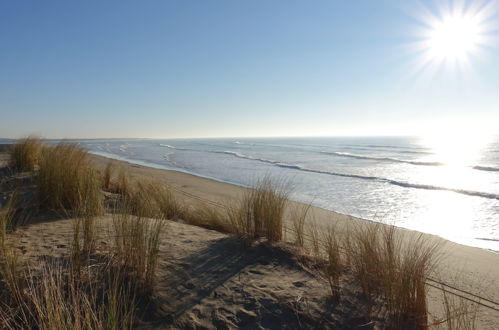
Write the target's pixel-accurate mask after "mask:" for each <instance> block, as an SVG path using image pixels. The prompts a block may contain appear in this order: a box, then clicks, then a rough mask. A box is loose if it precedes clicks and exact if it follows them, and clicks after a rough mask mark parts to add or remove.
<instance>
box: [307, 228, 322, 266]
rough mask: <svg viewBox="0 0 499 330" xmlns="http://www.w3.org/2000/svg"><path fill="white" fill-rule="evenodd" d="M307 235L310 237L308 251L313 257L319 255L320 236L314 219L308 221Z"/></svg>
mask: <svg viewBox="0 0 499 330" xmlns="http://www.w3.org/2000/svg"><path fill="white" fill-rule="evenodd" d="M307 232H308V235H309V237H310V252H311V254H312V256H313V257H314V258H316V259H317V258H319V257H320V254H321V252H320V250H321V248H320V246H321V244H320V237H319V228H318V227H317V223H316V222H315V221H312V222H310V224H309V226H308V230H307Z"/></svg>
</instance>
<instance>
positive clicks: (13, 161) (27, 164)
mask: <svg viewBox="0 0 499 330" xmlns="http://www.w3.org/2000/svg"><path fill="white" fill-rule="evenodd" d="M41 148H42V144H41V141H40V139H39V138H36V137H27V138H25V139H21V140H19V141H18V142H16V143H15V144H13V145H12V148H11V150H10V161H9V167H12V168H14V169H16V170H19V171H33V170H34V169H35V167H36V165H38V162H39V159H40V151H41Z"/></svg>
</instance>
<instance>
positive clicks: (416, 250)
mask: <svg viewBox="0 0 499 330" xmlns="http://www.w3.org/2000/svg"><path fill="white" fill-rule="evenodd" d="M439 248H440V245H439V244H438V243H432V242H430V241H428V240H426V239H424V238H423V236H422V234H421V235H418V237H415V238H410V239H408V241H407V243H405V244H404V245H403V246H401V252H399V253H400V259H399V261H398V265H397V264H395V265H394V268H395V271H396V276H394V277H393V278H392V279H391V280H392V283H388V285H387V284H386V283H385V286H384V296H385V300H386V301H387V303H388V309H389V311H390V312H391V316H392V320H393V323H394V327H395V328H400V327H405V328H406V329H411V328H412V329H426V328H427V324H428V312H427V304H426V296H427V287H426V278H427V277H428V276H429V274H430V273H431V272H432V271H433V270H434V267H435V264H436V260H437V259H438V249H439ZM389 266H391V265H389V264H387V263H386V262H385V263H384V267H385V270H386V271H385V274H384V279H385V280H386V279H390V278H389V276H388V274H387V272H388V269H387V267H389ZM392 272H393V271H392Z"/></svg>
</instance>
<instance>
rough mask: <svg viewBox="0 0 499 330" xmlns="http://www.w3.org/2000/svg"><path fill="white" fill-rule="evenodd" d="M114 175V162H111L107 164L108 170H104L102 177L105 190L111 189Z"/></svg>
mask: <svg viewBox="0 0 499 330" xmlns="http://www.w3.org/2000/svg"><path fill="white" fill-rule="evenodd" d="M112 174H113V162H112V161H111V160H110V161H108V162H107V165H106V168H105V169H104V174H103V175H102V187H103V188H104V189H105V190H109V189H110V188H111V177H112Z"/></svg>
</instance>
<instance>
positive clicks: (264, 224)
mask: <svg viewBox="0 0 499 330" xmlns="http://www.w3.org/2000/svg"><path fill="white" fill-rule="evenodd" d="M289 194H290V185H289V184H288V183H287V182H284V181H282V180H272V179H271V178H270V177H269V176H265V177H264V178H263V179H260V180H258V181H257V182H256V184H255V185H254V186H253V187H252V189H247V190H246V191H245V193H244V195H243V196H242V199H241V201H240V203H239V205H238V206H237V207H235V208H232V209H231V210H230V211H229V213H230V214H229V217H230V220H231V222H232V225H233V227H234V228H235V230H234V231H235V232H236V233H237V234H239V235H240V236H242V237H245V238H250V239H255V238H259V237H266V238H267V239H268V240H269V241H270V242H276V241H280V240H282V237H283V223H284V211H285V208H286V205H287V203H288V196H289Z"/></svg>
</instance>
